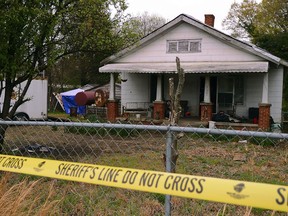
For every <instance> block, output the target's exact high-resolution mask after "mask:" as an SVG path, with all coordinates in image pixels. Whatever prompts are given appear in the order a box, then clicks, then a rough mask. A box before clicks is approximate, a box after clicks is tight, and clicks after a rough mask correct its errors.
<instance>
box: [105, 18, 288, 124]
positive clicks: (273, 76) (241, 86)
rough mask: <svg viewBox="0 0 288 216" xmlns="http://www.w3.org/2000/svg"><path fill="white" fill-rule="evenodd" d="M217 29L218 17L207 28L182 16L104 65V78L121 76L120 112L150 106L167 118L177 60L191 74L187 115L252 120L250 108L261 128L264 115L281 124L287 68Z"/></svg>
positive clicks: (185, 91)
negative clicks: (221, 113)
mask: <svg viewBox="0 0 288 216" xmlns="http://www.w3.org/2000/svg"><path fill="white" fill-rule="evenodd" d="M213 25H214V16H213V15H205V23H202V22H200V21H199V20H196V19H195V18H193V17H191V16H189V15H185V14H181V15H179V16H178V17H176V18H175V19H173V20H172V21H170V22H168V23H167V24H165V25H164V26H162V27H161V28H159V29H157V30H156V31H154V32H152V33H151V34H149V35H147V36H146V37H144V38H143V39H141V40H140V41H139V42H138V43H136V44H134V45H133V46H131V47H129V48H126V49H124V50H122V51H120V52H118V53H116V54H114V55H112V56H110V57H108V58H106V59H105V60H103V61H102V65H103V66H102V67H101V68H100V72H103V73H111V74H113V73H121V75H122V80H123V81H122V84H121V87H122V88H121V106H125V105H126V104H127V102H139V103H140V102H151V103H154V114H155V110H156V112H158V115H159V114H160V117H161V118H162V117H164V116H163V115H164V112H165V111H164V110H163V109H165V103H164V101H166V100H169V95H168V88H169V86H168V79H169V78H170V77H175V78H177V75H176V63H175V59H176V57H179V58H180V61H181V67H182V68H183V69H184V71H185V74H186V81H185V85H184V89H183V94H182V98H181V100H183V101H184V102H186V103H188V105H187V108H186V110H187V111H189V112H190V113H191V115H192V116H199V118H201V120H210V119H211V114H212V112H213V113H217V112H219V111H225V112H233V113H234V114H236V115H238V116H245V117H248V116H249V110H251V108H252V109H253V108H259V124H260V121H262V120H263V119H262V120H261V117H260V115H261V114H260V113H262V112H264V113H265V112H266V115H268V118H269V115H271V116H272V118H273V119H274V121H275V122H280V121H281V110H282V90H283V75H284V71H287V67H288V62H286V61H284V60H282V59H280V58H278V57H276V56H274V55H272V54H270V53H268V52H267V51H265V50H262V49H261V48H259V47H256V46H255V45H253V44H250V43H247V42H243V41H240V40H238V39H235V38H233V37H231V36H229V35H226V34H224V33H222V32H220V31H218V30H216V29H214V28H213ZM111 78H112V79H111V82H114V80H113V76H112V75H111ZM109 99H110V100H113V99H114V98H113V95H112V96H111V97H110V98H109ZM261 107H264V110H262V109H261ZM154 116H155V115H154ZM263 121H267V119H264V120H263ZM268 121H269V119H268Z"/></svg>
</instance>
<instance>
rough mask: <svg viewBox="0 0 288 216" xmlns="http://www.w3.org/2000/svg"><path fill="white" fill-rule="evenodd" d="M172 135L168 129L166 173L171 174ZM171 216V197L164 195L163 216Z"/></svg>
mask: <svg viewBox="0 0 288 216" xmlns="http://www.w3.org/2000/svg"><path fill="white" fill-rule="evenodd" d="M172 144H173V134H172V132H171V131H170V129H168V131H167V136H166V161H165V163H166V172H171V168H172V166H171V162H172ZM170 215H171V195H165V216H170Z"/></svg>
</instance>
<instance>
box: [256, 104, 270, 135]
mask: <svg viewBox="0 0 288 216" xmlns="http://www.w3.org/2000/svg"><path fill="white" fill-rule="evenodd" d="M270 107H271V104H269V103H259V119H258V127H259V128H260V129H262V130H264V131H268V130H269V129H270Z"/></svg>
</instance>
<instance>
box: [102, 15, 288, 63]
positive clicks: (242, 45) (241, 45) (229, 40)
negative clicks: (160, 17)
mask: <svg viewBox="0 0 288 216" xmlns="http://www.w3.org/2000/svg"><path fill="white" fill-rule="evenodd" d="M182 22H185V23H188V24H190V25H192V26H195V27H197V28H199V29H201V30H203V31H204V32H207V33H208V34H210V35H213V36H214V37H216V38H218V39H219V40H221V41H223V42H225V43H226V44H229V45H231V46H234V47H237V48H238V49H242V50H244V51H246V52H248V53H251V54H254V55H256V56H259V57H261V58H263V59H266V60H268V61H270V62H273V63H275V64H276V65H280V64H282V65H284V66H286V67H288V62H287V61H285V60H283V59H280V58H279V57H277V56H274V55H272V54H271V53H269V52H267V51H265V50H263V49H261V48H260V47H257V46H255V45H253V44H251V43H247V42H243V41H241V40H238V39H236V38H234V37H231V36H229V35H227V34H225V33H223V32H221V31H219V30H217V29H215V28H213V27H211V26H209V25H206V24H205V23H203V22H201V21H199V20H197V19H195V18H194V17H192V16H189V15H187V14H180V15H179V16H177V17H176V18H175V19H173V20H171V21H170V22H168V23H166V24H165V25H163V26H162V27H160V28H158V29H156V30H155V31H153V32H151V33H150V34H148V35H147V36H145V37H144V38H142V39H141V40H140V41H139V42H137V43H135V44H133V45H132V46H130V47H128V48H126V49H123V50H121V51H120V52H118V53H116V54H114V55H112V56H109V57H107V58H105V59H104V60H103V61H101V65H105V64H108V63H110V62H114V61H115V60H117V59H119V58H121V57H122V56H124V55H127V54H129V53H130V52H133V51H134V50H136V49H138V48H140V47H142V46H145V44H146V43H148V42H149V41H151V40H153V39H154V38H156V37H157V36H159V35H162V34H165V32H166V31H168V30H169V29H171V28H173V27H175V26H177V25H178V24H180V23H182Z"/></svg>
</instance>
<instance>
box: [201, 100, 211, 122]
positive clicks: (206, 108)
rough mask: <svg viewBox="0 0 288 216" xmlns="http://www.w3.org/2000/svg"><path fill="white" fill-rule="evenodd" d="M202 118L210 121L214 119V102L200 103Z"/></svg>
mask: <svg viewBox="0 0 288 216" xmlns="http://www.w3.org/2000/svg"><path fill="white" fill-rule="evenodd" d="M200 112H201V113H200V120H201V121H203V122H208V121H211V120H212V112H213V104H212V103H200Z"/></svg>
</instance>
